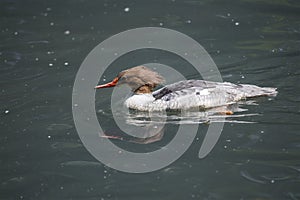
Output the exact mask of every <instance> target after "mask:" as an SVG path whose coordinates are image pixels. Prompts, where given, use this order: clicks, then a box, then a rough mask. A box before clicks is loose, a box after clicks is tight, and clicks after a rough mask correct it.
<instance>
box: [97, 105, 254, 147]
mask: <svg viewBox="0 0 300 200" xmlns="http://www.w3.org/2000/svg"><path fill="white" fill-rule="evenodd" d="M241 104H247V105H249V104H250V105H255V102H254V101H245V102H239V103H236V104H231V105H228V106H223V107H217V108H213V109H209V110H201V109H199V108H197V109H190V110H186V111H177V110H168V111H166V112H141V111H137V110H127V112H126V113H124V110H123V111H120V112H117V113H116V114H114V118H115V121H117V122H118V123H117V124H118V126H119V128H120V129H121V130H122V131H118V133H117V132H116V131H105V132H104V134H105V135H104V136H101V137H105V138H108V139H116V140H122V141H126V142H131V143H137V144H150V143H153V142H158V141H160V140H162V138H163V136H164V133H165V125H167V124H173V125H181V124H185V125H188V124H203V125H209V124H211V123H220V122H225V123H226V122H229V123H255V122H251V121H242V120H237V118H241V117H247V116H254V115H258V114H255V113H252V114H249V113H248V114H239V113H241V112H245V111H247V109H244V108H241ZM120 132H121V133H120Z"/></svg>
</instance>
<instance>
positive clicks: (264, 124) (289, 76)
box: [0, 0, 300, 200]
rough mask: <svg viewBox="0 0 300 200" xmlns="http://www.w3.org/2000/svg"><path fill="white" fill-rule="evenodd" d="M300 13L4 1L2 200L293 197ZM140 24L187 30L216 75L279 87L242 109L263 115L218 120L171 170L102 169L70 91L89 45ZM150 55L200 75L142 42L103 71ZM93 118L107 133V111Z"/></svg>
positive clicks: (269, 7) (104, 98) (204, 5)
mask: <svg viewBox="0 0 300 200" xmlns="http://www.w3.org/2000/svg"><path fill="white" fill-rule="evenodd" d="M127 7H128V8H129V11H128V12H125V10H124V9H125V8H127ZM299 13H300V4H299V2H298V1H296V0H293V1H288V0H276V1H271V0H264V1H248V0H241V1H236V2H233V1H193V0H190V1H188V0H187V1H179V0H167V1H158V0H155V1H152V0H151V1H146V0H141V1H138V0H135V1H127V0H126V1H87V0H76V1H57V0H54V1H21V0H20V1H13V0H11V1H9V0H2V1H1V2H0V24H1V26H0V41H1V43H0V71H1V72H0V86H1V88H0V89H1V91H0V92H1V96H0V102H1V104H0V112H1V113H0V119H1V121H0V125H1V134H0V199H130V200H132V199H151V200H152V199H172V200H174V199H212V200H214V199H243V200H245V199H247V200H248V199H253V200H254V199H256V200H258V199H260V200H267V199H280V200H281V199H290V200H296V199H300V191H299V188H300V133H299V130H300V105H299V103H300V92H299V91H300V81H299V80H300V76H299V75H300V68H299V63H300V48H299V47H300V14H299ZM147 26H157V27H160V26H161V27H165V28H170V29H174V30H177V31H180V32H182V33H184V34H186V35H188V36H190V37H192V38H194V39H195V40H196V41H198V42H199V43H200V44H201V45H203V46H204V47H205V49H206V50H207V51H208V52H209V53H210V55H211V56H212V58H213V59H214V61H215V62H216V64H217V66H218V68H219V70H220V72H221V74H222V77H223V79H224V80H225V81H230V82H233V83H250V84H256V85H261V86H273V87H277V88H278V91H279V94H278V96H277V97H276V98H274V99H270V100H269V99H268V98H259V99H257V103H258V105H257V106H253V105H249V106H244V107H245V108H247V109H248V111H247V112H246V113H259V114H260V115H257V116H252V117H246V118H243V119H242V120H246V121H252V122H257V123H255V124H239V123H225V126H224V130H223V132H222V135H221V137H220V139H219V141H218V143H217V144H216V146H215V147H214V149H213V150H212V152H211V153H210V154H209V155H208V156H207V157H206V158H204V159H199V158H198V157H197V155H198V151H199V148H200V145H201V143H202V140H203V134H201V133H203V131H205V130H206V129H207V125H201V126H200V128H199V133H198V136H197V137H198V140H195V141H194V143H193V144H192V145H191V146H190V148H189V149H188V151H187V152H185V154H184V155H183V156H182V157H181V158H180V159H178V160H177V161H176V162H174V163H172V164H171V165H170V166H168V167H166V168H164V169H162V170H158V171H155V172H152V173H147V174H127V173H123V172H118V171H116V170H113V169H110V168H108V167H105V166H104V165H102V164H101V163H100V162H98V161H97V160H96V159H94V158H93V156H92V155H90V154H89V152H88V151H87V150H86V149H85V147H84V146H83V145H82V142H81V141H80V139H79V136H78V134H77V132H76V129H75V126H74V122H73V118H72V102H71V98H72V87H73V83H74V80H75V76H76V73H77V70H78V69H79V67H80V65H81V63H82V62H83V60H84V58H85V57H86V56H87V54H88V53H89V52H90V51H91V50H92V49H93V48H94V47H95V46H96V45H98V44H99V43H100V42H102V41H103V40H105V39H107V38H108V37H110V36H112V35H115V34H117V33H119V32H122V31H125V30H128V29H132V28H137V27H147ZM148 62H158V63H165V64H168V65H170V66H174V67H176V69H177V70H181V71H184V73H185V75H186V76H187V77H191V78H200V77H199V76H198V75H197V74H195V72H194V70H192V69H191V70H189V67H188V65H186V64H184V63H181V62H180V61H178V60H176V58H175V59H174V58H173V57H171V58H168V57H167V56H166V55H162V54H160V52H151V51H147V50H145V51H140V52H136V54H135V55H131V56H128V57H127V58H126V57H124V58H123V59H122V60H120V61H119V62H117V61H116V63H114V64H113V65H112V66H111V68H110V71H109V72H107V73H106V74H105V76H106V78H107V79H112V78H113V77H114V76H115V74H117V73H118V72H119V71H120V70H121V69H125V68H128V67H130V66H134V65H137V64H142V63H148ZM119 64H122V66H120V65H119ZM100 67H101V66H99V68H100ZM99 79H100V77H99ZM110 94H111V91H110V90H105V91H103V93H101V94H97V96H98V97H99V98H97V109H103V108H105V109H106V108H108V107H109V103H110V96H109V95H110ZM102 107H103V108H102ZM99 115H100V116H99V119H100V120H101V119H102V120H103V123H105V124H106V125H107V126H108V127H107V129H114V127H109V124H110V123H111V120H113V118H112V116H111V115H108V116H105V117H101V114H99ZM170 130H172V127H171V128H170ZM172 134H174V132H172V131H170V132H169V133H167V134H166V136H165V137H164V138H163V139H162V141H159V142H157V143H156V144H154V145H157V146H160V145H162V144H165V143H166V141H169V140H170V137H173V136H172ZM117 143H119V144H120V145H121V146H127V145H128V146H130V147H131V148H134V147H132V146H133V144H132V143H126V142H123V143H122V142H117ZM138 148H143V146H142V147H141V146H138ZM145 148H147V145H145Z"/></svg>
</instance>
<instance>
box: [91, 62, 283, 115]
mask: <svg viewBox="0 0 300 200" xmlns="http://www.w3.org/2000/svg"><path fill="white" fill-rule="evenodd" d="M162 82H163V78H162V77H161V76H160V75H159V74H158V73H156V72H154V71H152V70H150V69H148V68H146V67H144V66H138V67H134V68H131V69H128V70H125V71H123V72H121V73H120V74H119V76H118V77H117V78H115V79H114V80H113V81H112V82H110V83H107V84H104V85H99V86H96V88H105V87H112V86H115V85H117V83H127V84H128V85H129V86H130V87H131V88H132V90H133V92H134V94H133V96H131V97H129V98H128V99H127V100H126V101H125V106H127V107H128V108H130V109H135V110H139V111H150V112H152V111H164V110H189V109H194V108H196V109H208V108H214V107H220V106H226V105H230V104H233V103H235V102H237V101H240V100H242V99H246V98H251V97H256V96H275V95H276V94H277V91H276V88H270V87H258V86H255V85H247V84H233V83H228V82H211V81H204V80H183V81H179V82H176V83H173V84H170V85H166V86H164V87H162V88H161V89H158V90H156V91H154V92H153V89H154V88H155V87H156V86H157V85H158V84H161V83H162Z"/></svg>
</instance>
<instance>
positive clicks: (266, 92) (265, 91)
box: [240, 84, 278, 97]
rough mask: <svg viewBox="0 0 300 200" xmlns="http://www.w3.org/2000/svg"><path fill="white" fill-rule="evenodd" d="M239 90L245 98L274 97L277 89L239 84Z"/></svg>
mask: <svg viewBox="0 0 300 200" xmlns="http://www.w3.org/2000/svg"><path fill="white" fill-rule="evenodd" d="M240 86H242V88H241V90H242V91H243V92H244V94H245V97H257V96H276V95H277V93H278V92H277V88H272V87H258V86H256V85H247V84H240Z"/></svg>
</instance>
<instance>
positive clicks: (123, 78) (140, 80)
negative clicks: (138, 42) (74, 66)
mask: <svg viewBox="0 0 300 200" xmlns="http://www.w3.org/2000/svg"><path fill="white" fill-rule="evenodd" d="M163 82H164V78H163V77H162V76H161V75H159V74H158V73H157V72H155V71H152V70H151V69H149V68H147V67H145V66H137V67H133V68H130V69H127V70H124V71H122V72H120V73H119V74H118V76H117V77H116V78H114V79H113V80H112V81H111V82H109V83H106V84H103V85H98V86H96V87H95V89H99V88H107V87H114V86H116V85H121V84H127V85H129V87H130V88H131V89H132V91H133V92H134V93H136V94H144V93H151V92H152V91H153V89H154V88H155V87H156V86H157V85H160V84H162V83H163Z"/></svg>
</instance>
